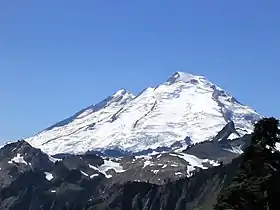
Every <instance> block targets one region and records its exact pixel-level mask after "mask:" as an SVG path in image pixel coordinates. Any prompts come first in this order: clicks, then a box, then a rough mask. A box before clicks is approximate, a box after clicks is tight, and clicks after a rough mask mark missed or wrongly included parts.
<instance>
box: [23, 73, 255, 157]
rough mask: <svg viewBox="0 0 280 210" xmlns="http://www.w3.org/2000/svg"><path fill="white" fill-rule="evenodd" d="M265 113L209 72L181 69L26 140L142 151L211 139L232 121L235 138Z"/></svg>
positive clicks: (69, 149)
mask: <svg viewBox="0 0 280 210" xmlns="http://www.w3.org/2000/svg"><path fill="white" fill-rule="evenodd" d="M259 118H260V115H259V114H257V113H256V112H255V111H254V110H253V109H251V108H250V107H248V106H245V105H243V104H241V103H239V102H238V101H237V100H236V99H235V98H234V97H233V96H231V95H230V94H228V93H227V92H226V91H224V90H222V89H221V88H220V87H218V86H216V85H214V84H213V83H211V82H210V81H208V80H207V79H206V78H205V77H203V76H195V75H192V74H187V73H183V72H176V73H175V74H174V75H172V76H171V77H170V78H169V79H168V80H167V81H166V82H164V83H162V84H161V85H159V86H157V87H155V88H153V87H149V88H147V89H145V90H143V91H142V92H141V93H140V94H138V95H137V96H134V95H133V94H131V93H129V92H128V91H126V90H124V89H121V90H119V91H117V92H116V93H115V94H113V95H112V96H110V97H108V98H107V99H105V100H104V101H102V102H100V103H98V104H96V105H93V106H90V107H87V108H85V109H83V110H81V111H79V112H78V113H76V114H75V115H73V116H72V117H70V118H68V119H65V120H63V121H61V122H59V123H57V124H55V125H53V126H51V127H49V128H47V129H45V130H43V131H41V132H40V133H38V134H36V135H35V136H33V137H30V138H27V139H25V140H26V141H27V142H29V143H30V144H31V145H32V146H34V147H37V148H40V149H42V150H43V151H44V152H46V153H48V154H58V153H84V152H86V151H89V150H105V149H114V148H118V149H121V150H126V151H132V152H139V151H142V150H147V149H156V148H158V147H170V146H171V145H174V143H180V145H183V146H184V145H189V144H193V143H197V142H202V141H205V140H211V139H212V138H213V137H214V136H216V135H217V133H218V132H219V131H221V130H222V129H223V127H224V126H225V125H226V124H228V123H229V122H231V121H233V122H234V125H235V129H236V132H235V133H233V134H231V136H230V137H229V139H233V138H236V137H238V136H242V135H244V134H245V133H248V132H251V130H252V125H253V124H254V123H255V122H256V120H258V119H259Z"/></svg>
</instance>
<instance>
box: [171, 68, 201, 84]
mask: <svg viewBox="0 0 280 210" xmlns="http://www.w3.org/2000/svg"><path fill="white" fill-rule="evenodd" d="M201 80H204V81H205V80H206V79H205V77H203V76H196V75H193V74H190V73H185V72H180V71H178V72H175V73H174V74H173V75H172V76H171V77H170V78H169V79H168V80H167V83H169V84H174V83H176V82H184V83H189V82H190V83H192V84H197V83H198V82H199V81H201Z"/></svg>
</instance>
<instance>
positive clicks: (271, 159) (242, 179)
mask: <svg viewBox="0 0 280 210" xmlns="http://www.w3.org/2000/svg"><path fill="white" fill-rule="evenodd" d="M279 134H280V132H279V122H278V120H277V119H275V118H264V119H261V120H260V121H259V122H257V123H256V125H255V129H254V132H253V134H252V142H251V145H250V146H249V147H248V148H247V149H246V150H245V152H244V154H243V155H242V157H241V158H242V159H243V163H242V164H241V166H240V170H239V171H238V172H237V174H236V176H235V177H234V178H233V179H232V182H231V184H230V185H229V186H228V187H226V188H225V189H223V190H222V191H221V193H220V195H219V196H218V200H217V203H216V205H215V206H214V209H215V210H276V209H280V201H277V200H279V199H278V196H279V194H280V173H279V172H280V153H279V152H278V151H277V150H276V149H275V148H276V143H277V142H279Z"/></svg>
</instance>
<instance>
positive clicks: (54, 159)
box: [49, 155, 62, 163]
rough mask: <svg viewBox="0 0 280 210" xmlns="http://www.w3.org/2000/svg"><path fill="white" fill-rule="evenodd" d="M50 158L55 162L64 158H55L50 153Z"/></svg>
mask: <svg viewBox="0 0 280 210" xmlns="http://www.w3.org/2000/svg"><path fill="white" fill-rule="evenodd" d="M49 160H50V161H52V162H53V163H55V162H56V161H62V159H58V158H54V157H52V156H50V155H49Z"/></svg>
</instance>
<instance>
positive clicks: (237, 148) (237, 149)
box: [224, 146, 243, 154]
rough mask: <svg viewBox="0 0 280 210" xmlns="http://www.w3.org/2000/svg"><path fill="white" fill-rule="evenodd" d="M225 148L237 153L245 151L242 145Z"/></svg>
mask: <svg viewBox="0 0 280 210" xmlns="http://www.w3.org/2000/svg"><path fill="white" fill-rule="evenodd" d="M224 150H227V151H229V152H233V153H237V154H242V153H243V150H242V149H241V146H238V147H237V146H236V147H232V148H231V149H226V148H225V149H224Z"/></svg>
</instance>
